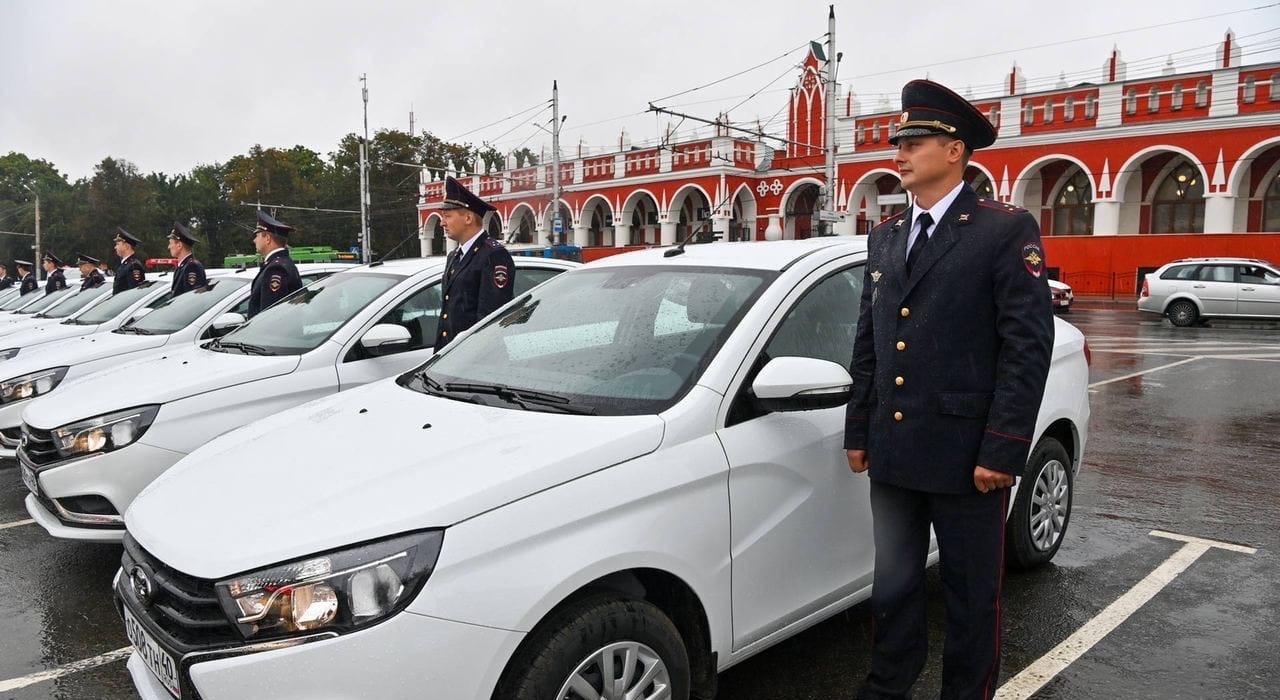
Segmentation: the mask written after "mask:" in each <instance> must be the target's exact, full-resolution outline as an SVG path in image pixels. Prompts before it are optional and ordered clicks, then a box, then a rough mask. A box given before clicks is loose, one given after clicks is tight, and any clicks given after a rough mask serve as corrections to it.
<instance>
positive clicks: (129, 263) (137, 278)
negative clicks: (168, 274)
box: [111, 226, 147, 294]
mask: <svg viewBox="0 0 1280 700" xmlns="http://www.w3.org/2000/svg"><path fill="white" fill-rule="evenodd" d="M115 243H116V255H119V256H120V264H119V265H117V266H116V276H115V280H114V281H113V282H112V283H111V293H112V294H119V293H120V292H123V291H125V290H127V289H133V288H134V287H136V286H138V285H140V284H142V283H143V281H145V280H146V279H147V269H146V268H145V267H143V266H142V261H141V260H139V259H138V257H137V253H138V246H140V245H142V241H141V240H139V239H138V237H137V236H135V235H133V234H132V233H129V232H128V231H126V230H124V229H123V228H120V227H118V226H117V227H116V238H115Z"/></svg>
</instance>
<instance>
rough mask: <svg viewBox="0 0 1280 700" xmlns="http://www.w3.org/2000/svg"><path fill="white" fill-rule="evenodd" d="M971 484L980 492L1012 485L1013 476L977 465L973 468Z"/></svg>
mask: <svg viewBox="0 0 1280 700" xmlns="http://www.w3.org/2000/svg"><path fill="white" fill-rule="evenodd" d="M973 485H974V486H976V487H977V488H978V490H979V491H981V492H982V493H986V492H988V491H993V490H995V489H1002V488H1005V487H1006V486H1013V476H1012V475H1009V474H1005V473H1004V472H998V471H994V470H991V469H987V468H986V467H984V466H982V465H978V466H977V467H976V468H974V470H973Z"/></svg>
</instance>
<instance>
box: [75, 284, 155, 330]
mask: <svg viewBox="0 0 1280 700" xmlns="http://www.w3.org/2000/svg"><path fill="white" fill-rule="evenodd" d="M154 284H156V283H155V282H143V283H142V284H140V285H138V286H136V287H134V288H133V289H126V290H124V291H123V292H119V293H116V294H112V295H111V298H110V299H107V300H106V301H104V302H102V303H101V304H98V305H97V306H93V307H90V308H88V309H86V310H85V311H84V312H82V313H80V314H78V315H76V316H73V317H71V318H69V319H67V320H66V321H65V323H74V324H76V325H80V326H95V325H97V324H99V323H106V322H107V321H110V320H111V319H113V318H115V317H116V316H119V315H120V314H121V313H123V312H124V311H125V310H126V309H128V308H129V307H130V306H133V305H134V304H135V303H137V302H138V301H139V300H141V299H142V297H144V296H146V295H148V294H150V293H151V287H152V285H154Z"/></svg>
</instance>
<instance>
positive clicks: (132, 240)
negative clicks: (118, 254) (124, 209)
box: [113, 226, 142, 248]
mask: <svg viewBox="0 0 1280 700" xmlns="http://www.w3.org/2000/svg"><path fill="white" fill-rule="evenodd" d="M113 240H115V241H116V242H119V243H128V244H129V245H131V246H133V247H134V248H137V247H139V246H141V245H142V239H140V238H138V237H137V236H135V235H133V234H132V233H129V232H128V231H126V230H124V229H123V228H121V227H120V226H117V227H116V237H115V238H114V239H113Z"/></svg>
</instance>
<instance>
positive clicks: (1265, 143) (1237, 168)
mask: <svg viewBox="0 0 1280 700" xmlns="http://www.w3.org/2000/svg"><path fill="white" fill-rule="evenodd" d="M1275 146H1280V136H1273V137H1271V138H1269V139H1263V140H1262V141H1259V142H1258V143H1255V144H1254V145H1253V146H1251V147H1250V148H1249V150H1247V151H1245V152H1244V153H1243V154H1242V155H1241V156H1240V158H1239V159H1237V160H1236V162H1235V165H1233V166H1231V175H1230V176H1228V177H1227V193H1228V194H1229V195H1231V196H1233V197H1251V196H1257V195H1256V194H1255V193H1254V192H1250V191H1249V188H1248V186H1247V185H1246V184H1245V183H1246V178H1248V177H1249V173H1250V169H1251V168H1252V166H1253V161H1254V160H1255V159H1257V158H1258V156H1260V155H1262V154H1263V153H1266V152H1267V151H1268V150H1270V149H1271V148H1273V147H1275Z"/></svg>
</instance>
